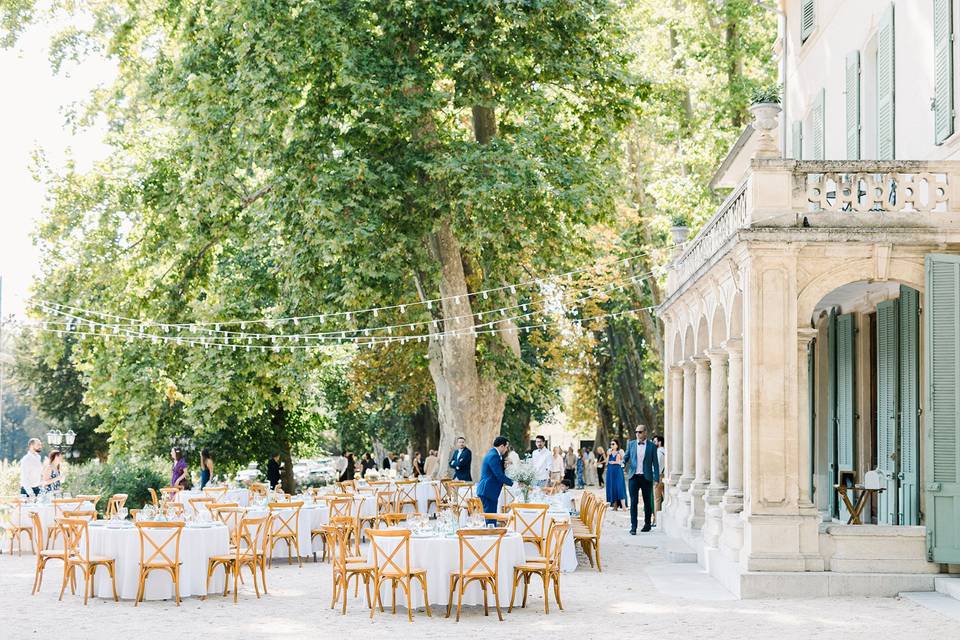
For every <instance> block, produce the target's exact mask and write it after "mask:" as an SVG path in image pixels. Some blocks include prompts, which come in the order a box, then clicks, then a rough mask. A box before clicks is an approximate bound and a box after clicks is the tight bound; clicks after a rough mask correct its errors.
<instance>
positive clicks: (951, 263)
mask: <svg viewBox="0 0 960 640" xmlns="http://www.w3.org/2000/svg"><path fill="white" fill-rule="evenodd" d="M925 294H926V300H925V304H924V316H925V323H924V328H925V329H926V340H925V341H924V345H925V349H924V351H925V354H926V357H925V360H926V376H925V385H926V399H927V405H926V408H927V411H926V428H925V434H926V435H925V447H924V476H925V477H924V486H925V494H926V513H925V515H926V523H927V549H928V555H929V559H930V560H932V561H934V562H946V563H960V482H958V480H960V477H958V476H960V451H958V446H960V437H958V432H960V403H958V393H957V389H958V385H960V256H955V255H935V254H929V255H927V258H926V292H925Z"/></svg>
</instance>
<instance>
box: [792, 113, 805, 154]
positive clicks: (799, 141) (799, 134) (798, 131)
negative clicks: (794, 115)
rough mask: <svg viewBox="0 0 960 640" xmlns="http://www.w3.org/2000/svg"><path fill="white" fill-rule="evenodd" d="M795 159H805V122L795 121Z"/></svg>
mask: <svg viewBox="0 0 960 640" xmlns="http://www.w3.org/2000/svg"><path fill="white" fill-rule="evenodd" d="M793 159H794V160H803V123H802V122H800V121H799V120H794V121H793Z"/></svg>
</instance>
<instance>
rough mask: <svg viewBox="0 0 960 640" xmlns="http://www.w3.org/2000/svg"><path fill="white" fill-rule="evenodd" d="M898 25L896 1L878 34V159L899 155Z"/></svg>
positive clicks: (888, 10) (882, 19)
mask: <svg viewBox="0 0 960 640" xmlns="http://www.w3.org/2000/svg"><path fill="white" fill-rule="evenodd" d="M895 67H896V64H895V58H894V29H893V5H890V6H889V7H888V8H887V9H886V10H885V11H884V12H883V16H882V17H881V18H880V31H879V33H878V35H877V159H878V160H892V159H893V158H894V157H895V152H896V147H895V135H894V124H895V122H894V114H895V109H894V93H895V92H894V82H895V71H896V69H895Z"/></svg>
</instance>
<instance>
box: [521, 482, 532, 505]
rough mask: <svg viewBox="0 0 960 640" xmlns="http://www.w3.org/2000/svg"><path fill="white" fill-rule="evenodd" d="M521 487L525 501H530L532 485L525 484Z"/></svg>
mask: <svg viewBox="0 0 960 640" xmlns="http://www.w3.org/2000/svg"><path fill="white" fill-rule="evenodd" d="M520 489H521V491H522V492H523V501H524V502H530V487H528V486H527V485H523V486H522V487H521V488H520Z"/></svg>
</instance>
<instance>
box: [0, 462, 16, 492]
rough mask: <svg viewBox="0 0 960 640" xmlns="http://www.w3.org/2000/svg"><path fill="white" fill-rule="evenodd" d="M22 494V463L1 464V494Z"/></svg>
mask: <svg viewBox="0 0 960 640" xmlns="http://www.w3.org/2000/svg"><path fill="white" fill-rule="evenodd" d="M19 494H20V465H19V464H17V463H16V462H10V463H2V464H0V496H16V495H19Z"/></svg>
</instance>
